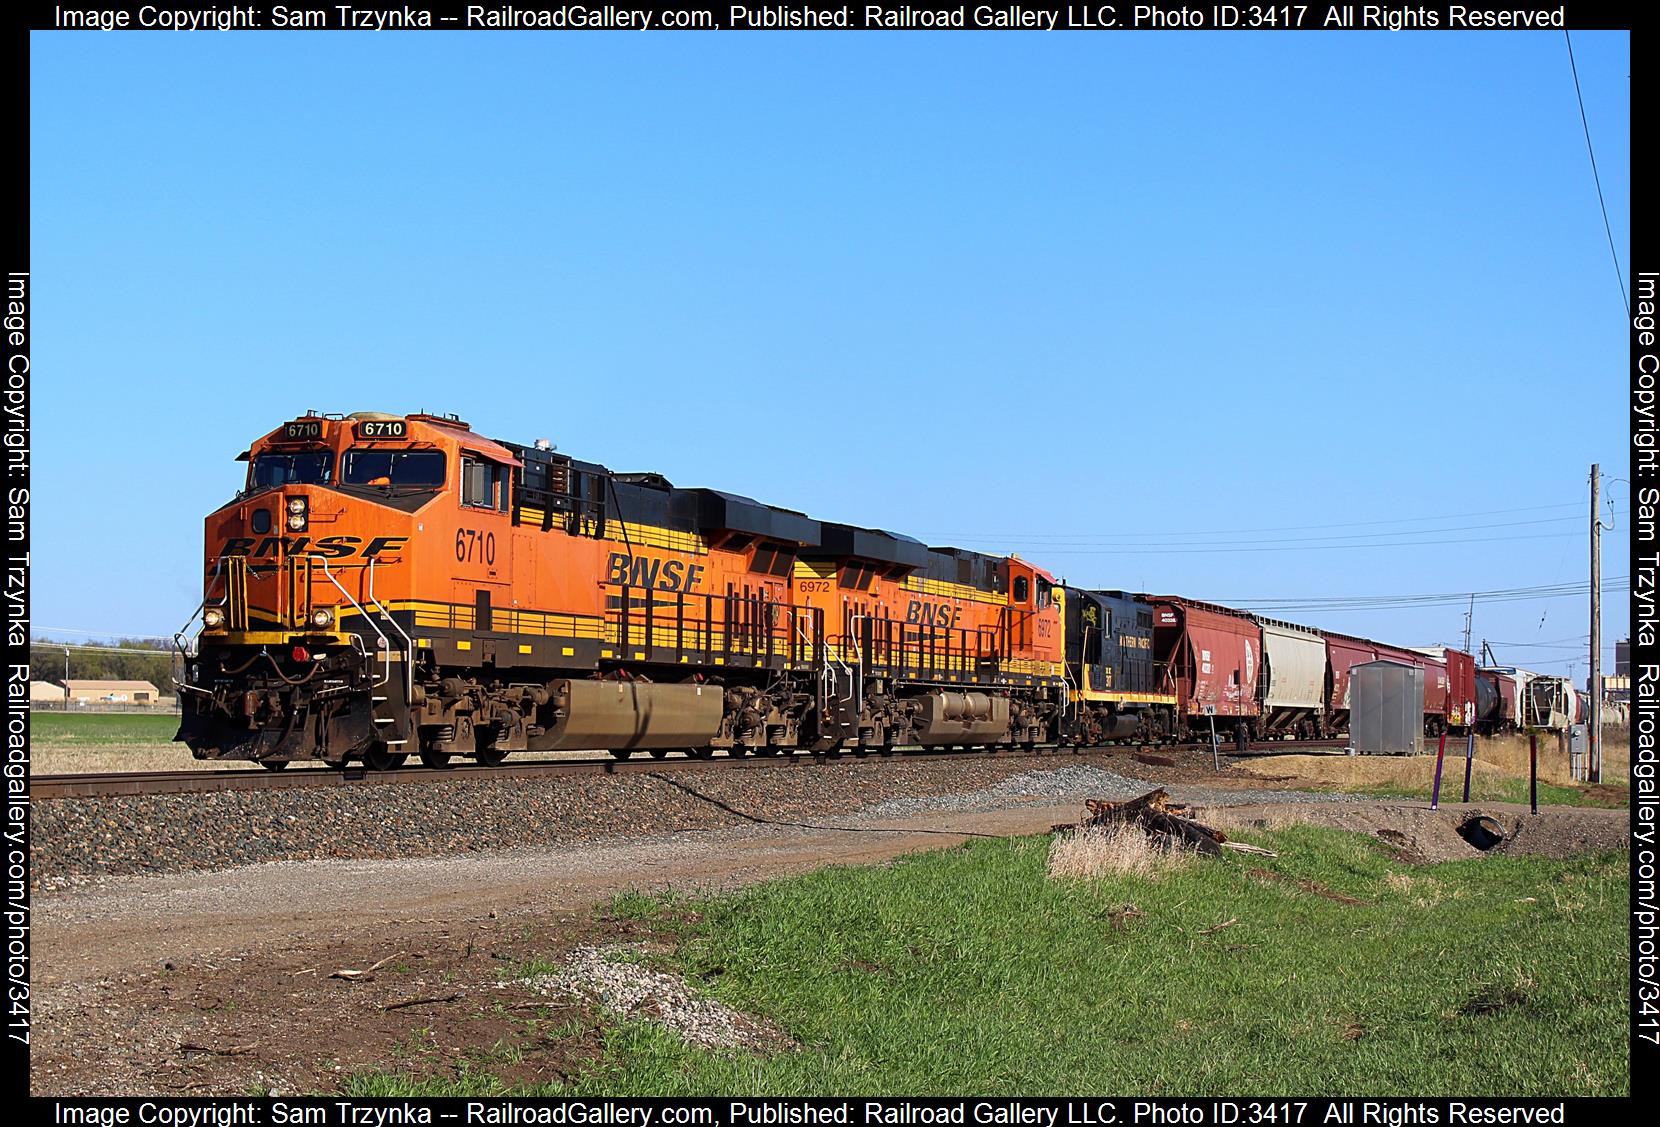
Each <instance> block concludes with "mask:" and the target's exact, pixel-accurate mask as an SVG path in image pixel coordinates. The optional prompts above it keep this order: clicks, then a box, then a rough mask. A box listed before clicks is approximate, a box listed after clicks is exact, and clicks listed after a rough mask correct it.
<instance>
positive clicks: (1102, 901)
mask: <svg viewBox="0 0 1660 1127" xmlns="http://www.w3.org/2000/svg"><path fill="white" fill-rule="evenodd" d="M1241 836H1242V837H1244V838H1246V839H1247V840H1250V841H1253V842H1255V843H1257V844H1260V845H1265V846H1269V847H1271V848H1273V849H1275V850H1277V851H1278V853H1279V855H1278V856H1277V857H1275V858H1265V857H1260V856H1243V855H1236V854H1230V855H1227V856H1225V857H1224V858H1223V859H1221V860H1195V861H1193V862H1192V863H1189V864H1187V865H1185V866H1182V867H1180V868H1178V869H1176V870H1174V871H1169V872H1164V873H1162V874H1160V875H1157V876H1155V877H1153V878H1148V877H1145V876H1128V875H1120V876H1111V877H1106V878H1100V879H1093V880H1080V879H1066V880H1056V879H1052V878H1050V877H1049V876H1047V875H1046V872H1045V862H1046V857H1047V851H1048V839H1047V838H1043V839H1019V840H997V841H984V842H976V843H972V844H969V845H966V846H963V847H959V848H955V849H951V850H947V851H942V852H938V853H929V854H922V855H917V856H913V857H910V858H907V859H905V860H902V861H899V862H896V863H893V864H890V865H885V866H876V867H869V868H840V869H826V870H821V871H818V872H815V873H812V874H809V875H805V876H801V877H796V878H791V879H787V880H781V881H777V882H773V883H769V884H765V885H761V886H757V887H755V888H752V889H750V890H748V891H746V892H741V893H738V894H734V895H728V896H722V897H715V898H710V899H700V900H689V901H688V900H681V901H665V900H659V899H649V898H645V897H629V898H625V899H624V900H621V901H619V902H618V903H617V905H616V906H615V908H614V910H615V911H616V912H618V913H620V914H624V915H629V916H635V917H641V918H643V919H646V920H649V921H654V922H655V925H656V927H657V928H658V929H659V931H660V933H661V934H662V935H664V936H665V937H667V938H668V939H669V941H670V942H671V944H672V945H673V946H672V948H671V950H672V953H671V954H667V955H657V956H651V958H652V960H653V961H654V962H658V963H660V964H661V965H662V966H663V967H665V968H666V969H672V970H676V971H678V972H680V973H682V974H684V975H685V976H686V978H687V979H689V980H690V981H691V982H693V983H694V984H697V985H699V986H700V987H702V988H703V989H705V990H706V991H707V992H708V993H710V994H712V995H714V996H715V997H717V998H719V999H720V1000H722V1001H724V1002H726V1003H727V1004H729V1005H731V1006H733V1007H736V1008H737V1009H739V1010H742V1011H744V1012H746V1013H749V1014H753V1015H757V1016H761V1017H765V1018H768V1019H771V1020H772V1021H773V1022H776V1023H777V1024H778V1025H779V1026H780V1027H781V1028H783V1029H784V1030H786V1031H787V1032H788V1033H789V1034H790V1035H792V1036H793V1037H795V1038H796V1039H797V1040H798V1041H799V1042H800V1043H801V1046H802V1047H801V1048H800V1049H799V1050H797V1051H789V1052H782V1053H778V1054H776V1055H757V1054H753V1053H729V1054H719V1053H710V1052H704V1051H700V1050H696V1049H693V1048H690V1047H688V1046H687V1045H686V1044H685V1043H684V1042H682V1041H681V1040H679V1039H678V1038H677V1037H675V1036H674V1035H672V1034H670V1033H669V1032H667V1031H665V1030H663V1029H661V1028H660V1027H657V1026H654V1025H650V1024H646V1023H643V1022H640V1021H636V1020H626V1021H614V1022H610V1023H607V1024H606V1025H605V1027H604V1033H603V1037H604V1041H603V1052H602V1055H601V1056H600V1057H599V1058H598V1059H597V1060H595V1061H593V1063H591V1065H590V1066H588V1067H587V1069H586V1070H585V1071H580V1072H578V1073H577V1074H576V1075H575V1076H574V1077H572V1079H571V1080H570V1082H569V1084H568V1085H567V1086H566V1087H563V1088H557V1087H550V1088H547V1089H541V1090H544V1091H549V1092H551V1091H562V1092H567V1093H569V1092H608V1093H616V1094H642V1095H643V1094H652V1095H656V1094H686V1093H712V1092H721V1093H734V1094H736V1093H763V1094H778V1095H785V1094H807V1093H848V1092H873V1093H900V1094H924V1093H941V1094H951V1093H974V1094H985V1095H1003V1094H1040V1093H1048V1094H1079V1093H1091V1092H1095V1093H1149V1094H1157V1093H1164V1094H1182V1095H1206V1094H1235V1095H1253V1094H1256V1095H1275V1094H1318V1093H1329V1092H1344V1093H1354V1094H1359V1095H1384V1094H1438V1093H1439V1094H1459V1095H1466V1096H1474V1095H1485V1094H1493V1095H1497V1094H1529V1095H1547V1094H1549V1095H1565V1094H1575V1095H1577V1094H1588V1095H1612V1094H1619V1093H1625V1092H1626V1091H1628V1089H1629V1076H1628V1072H1629V1064H1628V1048H1627V1041H1626V1034H1625V1028H1626V1027H1625V1020H1624V1000H1625V993H1626V981H1627V974H1628V959H1627V954H1626V951H1627V945H1626V932H1625V918H1624V911H1625V906H1626V901H1627V896H1628V882H1627V877H1626V864H1625V857H1624V855H1623V854H1603V855H1589V856H1583V857H1579V858H1576V859H1573V860H1568V861H1549V860H1539V859H1532V858H1517V857H1486V858H1481V859H1478V860H1473V861H1459V862H1452V863H1447V864H1442V865H1435V866H1419V867H1413V866H1410V865H1407V864H1404V863H1402V862H1399V861H1397V860H1395V859H1393V857H1392V856H1390V855H1389V854H1387V853H1386V852H1385V851H1384V849H1383V848H1382V847H1381V846H1380V845H1379V844H1377V843H1375V842H1373V841H1372V840H1371V839H1368V838H1365V837H1362V836H1359V835H1354V834H1349V833H1345V832H1342V831H1336V830H1327V829H1316V828H1313V827H1306V826H1304V827H1296V828H1292V829H1287V830H1284V831H1280V832H1271V833H1270V832H1260V833H1255V834H1250V833H1246V834H1242V835H1241ZM490 1067H491V1061H490V1059H489V1057H488V1054H487V1053H486V1054H484V1055H483V1056H482V1057H480V1058H479V1059H477V1060H474V1061H472V1062H471V1063H469V1064H468V1065H467V1066H466V1067H465V1068H464V1069H463V1070H462V1072H461V1073H460V1076H459V1078H457V1076H456V1075H454V1074H451V1075H447V1076H440V1077H432V1076H427V1077H421V1076H419V1075H404V1074H399V1073H396V1072H385V1073H379V1074H375V1075H369V1076H360V1077H358V1078H356V1079H355V1080H354V1081H353V1083H352V1084H351V1085H350V1087H349V1088H348V1091H349V1092H352V1093H355V1094H358V1095H397V1094H404V1093H411V1092H420V1093H427V1094H448V1093H463V1092H465V1093H489V1092H492V1091H496V1090H499V1089H500V1088H501V1087H502V1085H501V1082H500V1081H499V1080H497V1079H496V1078H495V1076H493V1075H492V1073H491V1071H490ZM518 1074H519V1075H521V1076H522V1075H524V1073H523V1072H522V1071H521V1072H519V1073H518Z"/></svg>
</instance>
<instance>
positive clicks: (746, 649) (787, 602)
mask: <svg viewBox="0 0 1660 1127" xmlns="http://www.w3.org/2000/svg"><path fill="white" fill-rule="evenodd" d="M242 458H243V459H244V460H246V461H247V462H248V469H247V477H246V480H245V483H244V487H243V489H242V491H241V492H240V493H238V495H237V496H236V497H235V499H233V500H232V501H231V502H230V503H229V504H227V505H225V506H223V507H222V508H220V509H219V510H218V511H216V512H214V513H212V514H211V515H210V516H209V517H208V518H207V527H206V561H205V573H204V591H205V594H204V599H203V602H202V605H201V607H200V608H199V609H198V614H199V616H200V623H201V629H200V633H199V634H198V635H197V637H196V639H195V645H194V647H190V648H189V649H188V653H187V662H186V676H185V678H184V681H183V682H182V683H181V685H180V690H181V697H182V708H183V721H182V723H181V726H180V730H179V736H178V738H179V739H181V740H183V741H185V742H186V743H187V744H188V745H189V746H190V748H191V750H192V752H193V753H194V754H195V755H196V756H197V757H198V758H204V759H244V760H252V761H256V762H259V763H261V764H263V765H265V766H267V767H270V768H272V769H277V768H281V767H285V766H287V765H288V764H289V763H290V762H292V761H294V760H296V759H302V760H303V759H321V760H324V761H327V762H329V763H332V764H336V765H343V764H345V763H347V762H350V761H361V762H363V763H364V764H366V765H368V766H369V767H372V768H377V769H384V768H390V767H394V766H399V765H401V764H402V763H404V762H405V760H406V759H407V758H408V757H409V756H410V755H412V754H413V755H418V756H419V757H420V759H421V760H422V762H424V763H426V764H427V765H429V766H431V767H438V768H442V767H445V766H449V765H450V764H452V763H453V762H455V761H456V760H457V759H471V760H475V761H478V762H480V763H485V764H494V763H499V762H500V761H501V760H502V758H503V757H504V756H506V755H507V754H509V753H511V752H516V751H529V752H546V751H557V750H576V749H584V750H586V749H596V750H597V749H605V750H609V751H610V752H611V753H612V754H614V755H616V756H618V757H619V758H627V757H628V756H630V755H632V754H634V753H635V752H637V751H638V752H645V753H648V754H651V755H654V756H664V755H668V754H669V753H671V752H680V753H684V754H688V755H692V756H699V757H704V756H710V755H713V754H715V753H716V752H717V751H724V752H725V753H726V754H728V755H733V756H742V755H748V754H754V755H775V754H780V753H783V754H788V753H792V752H795V751H813V752H827V751H833V750H834V751H840V750H851V751H853V752H855V753H864V752H868V751H872V750H875V751H879V752H887V751H891V750H892V749H893V748H894V747H896V746H899V745H922V746H926V747H988V746H999V745H1032V744H1038V743H1075V744H1091V743H1100V742H1107V741H1115V740H1135V741H1158V740H1164V739H1183V738H1195V737H1204V736H1207V735H1209V734H1212V733H1214V734H1216V735H1219V736H1221V737H1223V738H1233V739H1240V740H1245V739H1260V738H1275V737H1309V736H1324V735H1332V734H1335V733H1337V732H1340V731H1342V730H1343V729H1344V728H1345V727H1346V726H1347V717H1348V708H1349V670H1350V669H1351V668H1352V667H1353V666H1354V665H1355V664H1357V663H1359V662H1363V661H1372V660H1378V659H1385V660H1391V661H1398V662H1406V663H1411V664H1417V665H1419V666H1421V667H1423V669H1424V670H1425V686H1426V695H1425V726H1426V730H1428V731H1431V732H1434V731H1436V730H1446V729H1447V728H1457V727H1460V726H1465V725H1468V724H1470V723H1472V722H1474V721H1475V713H1476V707H1475V704H1474V700H1475V695H1476V691H1475V684H1474V666H1473V662H1472V661H1471V659H1470V657H1469V655H1468V654H1463V653H1460V652H1458V651H1453V650H1444V651H1443V650H1431V651H1413V650H1404V649H1400V648H1397V647H1389V646H1383V645H1381V644H1378V643H1374V642H1369V641H1366V640H1364V639H1360V638H1352V637H1348V636H1345V635H1338V634H1332V633H1329V632H1325V631H1316V630H1310V629H1307V628H1304V627H1299V626H1293V625H1292V624H1290V623H1282V622H1276V621H1274V620H1270V619H1262V618H1257V617H1254V616H1252V615H1249V614H1246V613H1244V612H1241V611H1238V610H1232V609H1230V608H1227V607H1220V606H1214V605H1211V604H1208V603H1200V602H1195V601H1192V600H1189V599H1183V598H1178V597H1175V596H1152V595H1133V594H1128V593H1125V592H1122V591H1084V590H1078V589H1075V588H1069V587H1065V586H1063V585H1060V584H1057V583H1056V582H1055V579H1054V577H1053V576H1051V575H1050V574H1049V573H1048V572H1046V571H1044V570H1043V569H1041V568H1039V567H1036V566H1034V565H1032V564H1031V563H1028V562H1026V561H1025V560H1022V559H1020V558H1019V557H1018V556H1013V555H1008V556H993V555H986V554H982V553H979V552H971V551H965V550H962V549H959V548H935V547H928V546H927V545H924V544H922V543H921V542H919V541H917V540H914V539H912V538H910V537H908V536H902V535H899V534H897V533H893V532H887V531H882V530H879V529H871V528H861V527H857V526H854V525H847V524H836V523H832V522H828V521H819V520H814V519H813V518H811V517H808V516H806V515H805V514H803V513H799V512H796V511H794V510H791V509H783V508H778V507H776V506H772V505H766V504H762V503H760V502H757V501H753V500H750V499H749V498H747V497H739V496H735V495H733V494H730V493H723V492H720V491H718V490H714V489H684V488H678V487H676V486H674V485H673V484H671V483H670V482H669V481H667V480H665V479H664V478H663V477H662V476H660V475H658V474H652V473H615V472H613V471H611V470H609V469H607V468H606V467H605V466H602V465H599V464H597V463H592V462H583V461H578V460H576V459H573V458H571V457H568V456H566V455H565V454H562V453H559V452H558V451H556V450H554V449H553V448H552V447H551V446H549V445H548V444H547V443H545V442H541V441H538V442H536V443H533V444H532V445H530V446H521V445H517V444H515V443H511V442H500V441H495V440H492V439H488V438H485V437H483V436H482V435H479V434H476V433H475V432H474V431H473V430H472V429H471V428H470V427H469V426H467V424H465V423H463V422H461V421H460V420H459V419H456V418H454V417H453V416H440V415H430V414H416V415H407V416H404V415H388V414H380V413H374V412H361V413H358V414H354V415H347V416H340V415H319V414H316V413H313V414H309V415H305V416H303V417H301V418H297V419H293V420H290V421H288V422H285V423H283V424H282V425H281V426H279V427H277V428H276V429H275V430H272V431H271V432H270V433H268V434H266V435H264V436H263V437H261V438H260V439H258V440H257V441H256V442H254V443H253V445H252V446H251V447H250V448H249V449H248V451H247V452H246V453H245V454H243V455H242ZM192 621H193V623H194V622H195V619H193V620H192Z"/></svg>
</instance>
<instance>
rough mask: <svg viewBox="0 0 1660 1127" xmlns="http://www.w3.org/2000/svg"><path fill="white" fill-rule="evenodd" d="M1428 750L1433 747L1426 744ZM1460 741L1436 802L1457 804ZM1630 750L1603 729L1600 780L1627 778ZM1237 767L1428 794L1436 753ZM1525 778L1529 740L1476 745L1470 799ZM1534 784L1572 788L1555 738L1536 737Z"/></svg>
mask: <svg viewBox="0 0 1660 1127" xmlns="http://www.w3.org/2000/svg"><path fill="white" fill-rule="evenodd" d="M1430 746H1431V748H1432V749H1433V746H1434V745H1433V744H1432V745H1430ZM1464 752H1465V743H1464V741H1463V740H1462V739H1456V740H1454V739H1449V740H1448V741H1447V756H1446V763H1445V765H1444V767H1443V770H1442V775H1441V797H1442V799H1443V800H1444V801H1447V800H1452V801H1456V800H1457V798H1459V797H1461V795H1462V791H1463V786H1464ZM1630 763H1631V748H1630V744H1629V740H1628V738H1627V730H1626V729H1623V728H1611V729H1608V730H1607V731H1606V732H1605V733H1604V736H1603V780H1604V781H1605V782H1607V783H1612V784H1620V783H1624V782H1626V781H1628V780H1629V778H1630ZM1239 766H1240V767H1241V768H1242V769H1243V770H1246V771H1249V772H1252V773H1253V774H1259V775H1278V776H1284V775H1296V776H1298V777H1300V778H1302V779H1304V780H1306V781H1307V782H1309V783H1311V784H1315V785H1318V786H1321V787H1333V788H1337V789H1339V790H1367V789H1374V788H1389V789H1394V790H1401V791H1419V792H1422V793H1424V794H1425V795H1428V794H1429V792H1430V789H1431V787H1432V786H1433V785H1434V781H1435V754H1434V752H1433V750H1432V751H1431V753H1430V754H1428V755H1276V756H1273V757H1272V758H1264V759H1247V760H1242V761H1240V763H1239ZM1527 775H1528V737H1527V736H1526V735H1521V734H1512V735H1506V736H1497V737H1492V738H1485V737H1484V738H1480V739H1477V740H1476V755H1475V764H1474V770H1473V771H1472V773H1471V788H1470V797H1471V798H1472V799H1478V800H1482V801H1493V800H1500V799H1503V798H1505V796H1506V790H1507V788H1508V789H1509V790H1513V789H1514V787H1515V785H1516V782H1517V780H1525V779H1526V778H1527ZM1539 781H1540V783H1543V784H1552V785H1555V786H1560V787H1569V786H1573V785H1574V784H1573V781H1572V779H1571V778H1570V776H1569V772H1568V753H1567V750H1566V748H1565V747H1564V746H1563V745H1561V744H1560V743H1559V742H1558V740H1557V738H1556V736H1555V735H1554V734H1541V735H1540V737H1539Z"/></svg>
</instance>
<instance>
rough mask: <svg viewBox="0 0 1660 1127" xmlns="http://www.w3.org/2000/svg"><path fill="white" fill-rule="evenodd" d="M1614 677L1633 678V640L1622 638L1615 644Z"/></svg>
mask: <svg viewBox="0 0 1660 1127" xmlns="http://www.w3.org/2000/svg"><path fill="white" fill-rule="evenodd" d="M1614 675H1615V676H1616V677H1629V676H1631V639H1630V638H1621V639H1620V640H1619V641H1617V642H1615V643H1614Z"/></svg>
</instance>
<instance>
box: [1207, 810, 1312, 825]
mask: <svg viewBox="0 0 1660 1127" xmlns="http://www.w3.org/2000/svg"><path fill="white" fill-rule="evenodd" d="M1190 817H1192V819H1193V820H1194V821H1195V822H1201V823H1203V824H1204V825H1207V826H1210V827H1211V828H1213V829H1218V830H1288V829H1290V828H1291V827H1292V826H1301V825H1306V824H1308V823H1311V822H1317V821H1319V817H1318V815H1317V814H1316V813H1314V812H1312V811H1311V810H1310V808H1309V807H1307V806H1270V807H1266V808H1265V807H1254V808H1247V809H1244V810H1241V809H1240V808H1238V807H1234V806H1196V807H1194V808H1193V813H1192V814H1191V815H1190Z"/></svg>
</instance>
